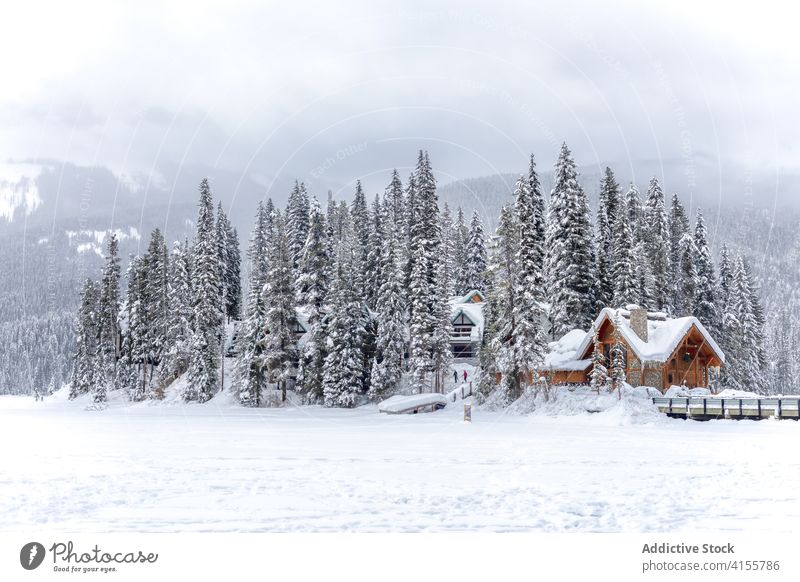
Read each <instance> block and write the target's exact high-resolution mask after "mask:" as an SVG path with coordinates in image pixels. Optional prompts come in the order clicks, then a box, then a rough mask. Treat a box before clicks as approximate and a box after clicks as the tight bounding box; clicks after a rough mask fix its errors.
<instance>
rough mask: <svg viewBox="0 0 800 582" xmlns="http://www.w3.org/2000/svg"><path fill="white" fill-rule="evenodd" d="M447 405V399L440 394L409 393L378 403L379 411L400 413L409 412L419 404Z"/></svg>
mask: <svg viewBox="0 0 800 582" xmlns="http://www.w3.org/2000/svg"><path fill="white" fill-rule="evenodd" d="M433 405H441V406H446V405H447V399H446V398H445V397H444V396H443V395H442V394H435V393H428V394H411V395H409V396H402V395H399V394H398V395H397V396H392V397H391V398H388V399H386V400H384V401H383V402H381V403H379V404H378V410H379V411H380V412H388V413H391V414H400V413H403V412H410V411H412V410H414V409H416V408H418V407H420V406H433Z"/></svg>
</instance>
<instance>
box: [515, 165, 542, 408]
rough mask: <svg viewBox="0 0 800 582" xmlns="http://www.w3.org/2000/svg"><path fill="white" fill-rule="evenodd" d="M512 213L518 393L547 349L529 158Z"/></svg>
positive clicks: (535, 191)
mask: <svg viewBox="0 0 800 582" xmlns="http://www.w3.org/2000/svg"><path fill="white" fill-rule="evenodd" d="M514 197H515V200H514V213H515V219H516V224H515V227H516V229H517V232H518V234H517V256H516V267H515V272H514V280H513V284H514V286H515V287H516V288H515V290H514V293H513V295H514V304H513V308H512V309H513V311H512V316H513V319H514V322H515V325H514V329H513V331H512V333H511V341H512V342H513V344H514V352H515V353H514V357H515V358H516V368H517V370H518V373H519V377H520V383H521V386H520V388H519V392H520V393H521V392H522V390H523V389H524V386H525V385H527V384H528V383H534V382H535V381H536V379H537V377H538V373H539V372H538V371H539V367H540V366H541V364H542V362H543V360H544V355H545V352H546V349H547V344H546V342H545V339H544V337H545V334H544V330H543V329H542V324H543V322H544V319H545V314H544V309H543V308H542V303H543V301H544V294H543V292H544V289H543V286H542V282H543V279H544V277H543V270H544V242H545V241H544V236H545V232H544V216H543V214H542V213H543V208H542V205H541V204H540V201H542V194H541V189H540V186H539V177H538V175H537V174H536V165H535V162H534V159H533V156H531V162H530V167H529V170H528V176H527V177H526V178H523V177H520V179H519V181H518V182H517V185H516V188H515V190H514Z"/></svg>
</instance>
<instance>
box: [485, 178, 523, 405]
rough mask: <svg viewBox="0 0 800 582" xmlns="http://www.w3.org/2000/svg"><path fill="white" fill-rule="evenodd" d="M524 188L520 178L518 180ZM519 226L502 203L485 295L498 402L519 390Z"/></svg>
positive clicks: (513, 396) (508, 400) (514, 396)
mask: <svg viewBox="0 0 800 582" xmlns="http://www.w3.org/2000/svg"><path fill="white" fill-rule="evenodd" d="M517 188H518V189H524V188H525V185H524V182H523V180H520V181H519V182H517ZM519 235H520V228H519V226H518V224H517V221H516V217H515V216H514V212H513V210H512V208H511V207H510V206H504V207H503V209H502V210H501V212H500V220H499V222H498V225H497V231H496V232H495V236H494V239H493V243H494V244H493V246H492V252H491V255H490V272H491V275H492V280H493V287H492V294H491V296H490V297H489V298H488V301H489V303H491V305H492V309H493V315H494V317H495V322H496V333H495V334H493V337H492V339H491V341H492V344H493V345H492V346H491V351H492V352H493V354H494V355H495V361H496V365H497V371H498V372H499V373H500V374H501V378H500V386H499V387H498V390H499V391H500V393H499V398H498V401H499V402H501V403H502V404H510V403H511V402H513V401H514V400H516V399H517V398H518V397H519V396H520V394H521V393H522V377H521V376H522V373H523V370H521V369H520V367H519V362H520V360H521V358H519V357H518V354H517V345H516V343H515V339H516V338H515V336H516V333H517V329H516V328H517V325H518V323H519V322H518V321H517V319H516V315H517V312H516V310H515V306H516V303H517V300H518V297H517V292H518V291H519V290H520V288H521V286H520V285H519V284H518V281H517V279H516V277H517V274H518V272H519V265H518V260H519Z"/></svg>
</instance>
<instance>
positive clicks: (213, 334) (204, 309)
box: [184, 178, 224, 403]
mask: <svg viewBox="0 0 800 582" xmlns="http://www.w3.org/2000/svg"><path fill="white" fill-rule="evenodd" d="M194 245H195V246H194V265H193V269H192V274H193V279H194V281H193V293H194V297H193V298H192V308H193V311H194V315H193V321H194V330H193V332H194V333H193V338H192V357H191V360H190V363H189V382H188V383H187V389H186V391H185V393H184V399H185V400H197V401H198V402H201V403H203V402H206V401H208V400H209V399H210V398H211V397H212V396H213V395H214V394H215V393H216V392H217V391H218V390H219V387H220V385H219V368H220V365H221V362H220V349H219V345H220V344H219V342H220V337H221V333H222V317H223V308H224V302H223V301H222V299H221V298H222V297H223V294H222V292H221V287H222V283H221V281H220V269H219V258H218V250H217V246H216V236H215V228H214V206H213V202H212V198H211V188H210V186H209V184H208V179H206V178H204V179H203V181H202V182H201V183H200V202H199V206H198V214H197V232H196V235H195V243H194Z"/></svg>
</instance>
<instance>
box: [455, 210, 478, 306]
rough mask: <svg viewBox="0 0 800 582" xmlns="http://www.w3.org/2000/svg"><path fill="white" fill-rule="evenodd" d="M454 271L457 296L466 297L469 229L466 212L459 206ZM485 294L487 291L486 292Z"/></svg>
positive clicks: (456, 223)
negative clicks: (465, 217) (465, 216)
mask: <svg viewBox="0 0 800 582" xmlns="http://www.w3.org/2000/svg"><path fill="white" fill-rule="evenodd" d="M452 228H453V269H454V270H455V273H454V276H455V282H454V286H455V294H456V295H464V294H465V293H467V292H468V291H470V289H468V288H467V241H468V240H469V228H468V227H467V223H466V222H465V219H464V210H463V209H462V208H461V207H460V206H459V207H458V212H457V213H456V219H455V222H454V223H453V227H452ZM484 292H485V291H484Z"/></svg>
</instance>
